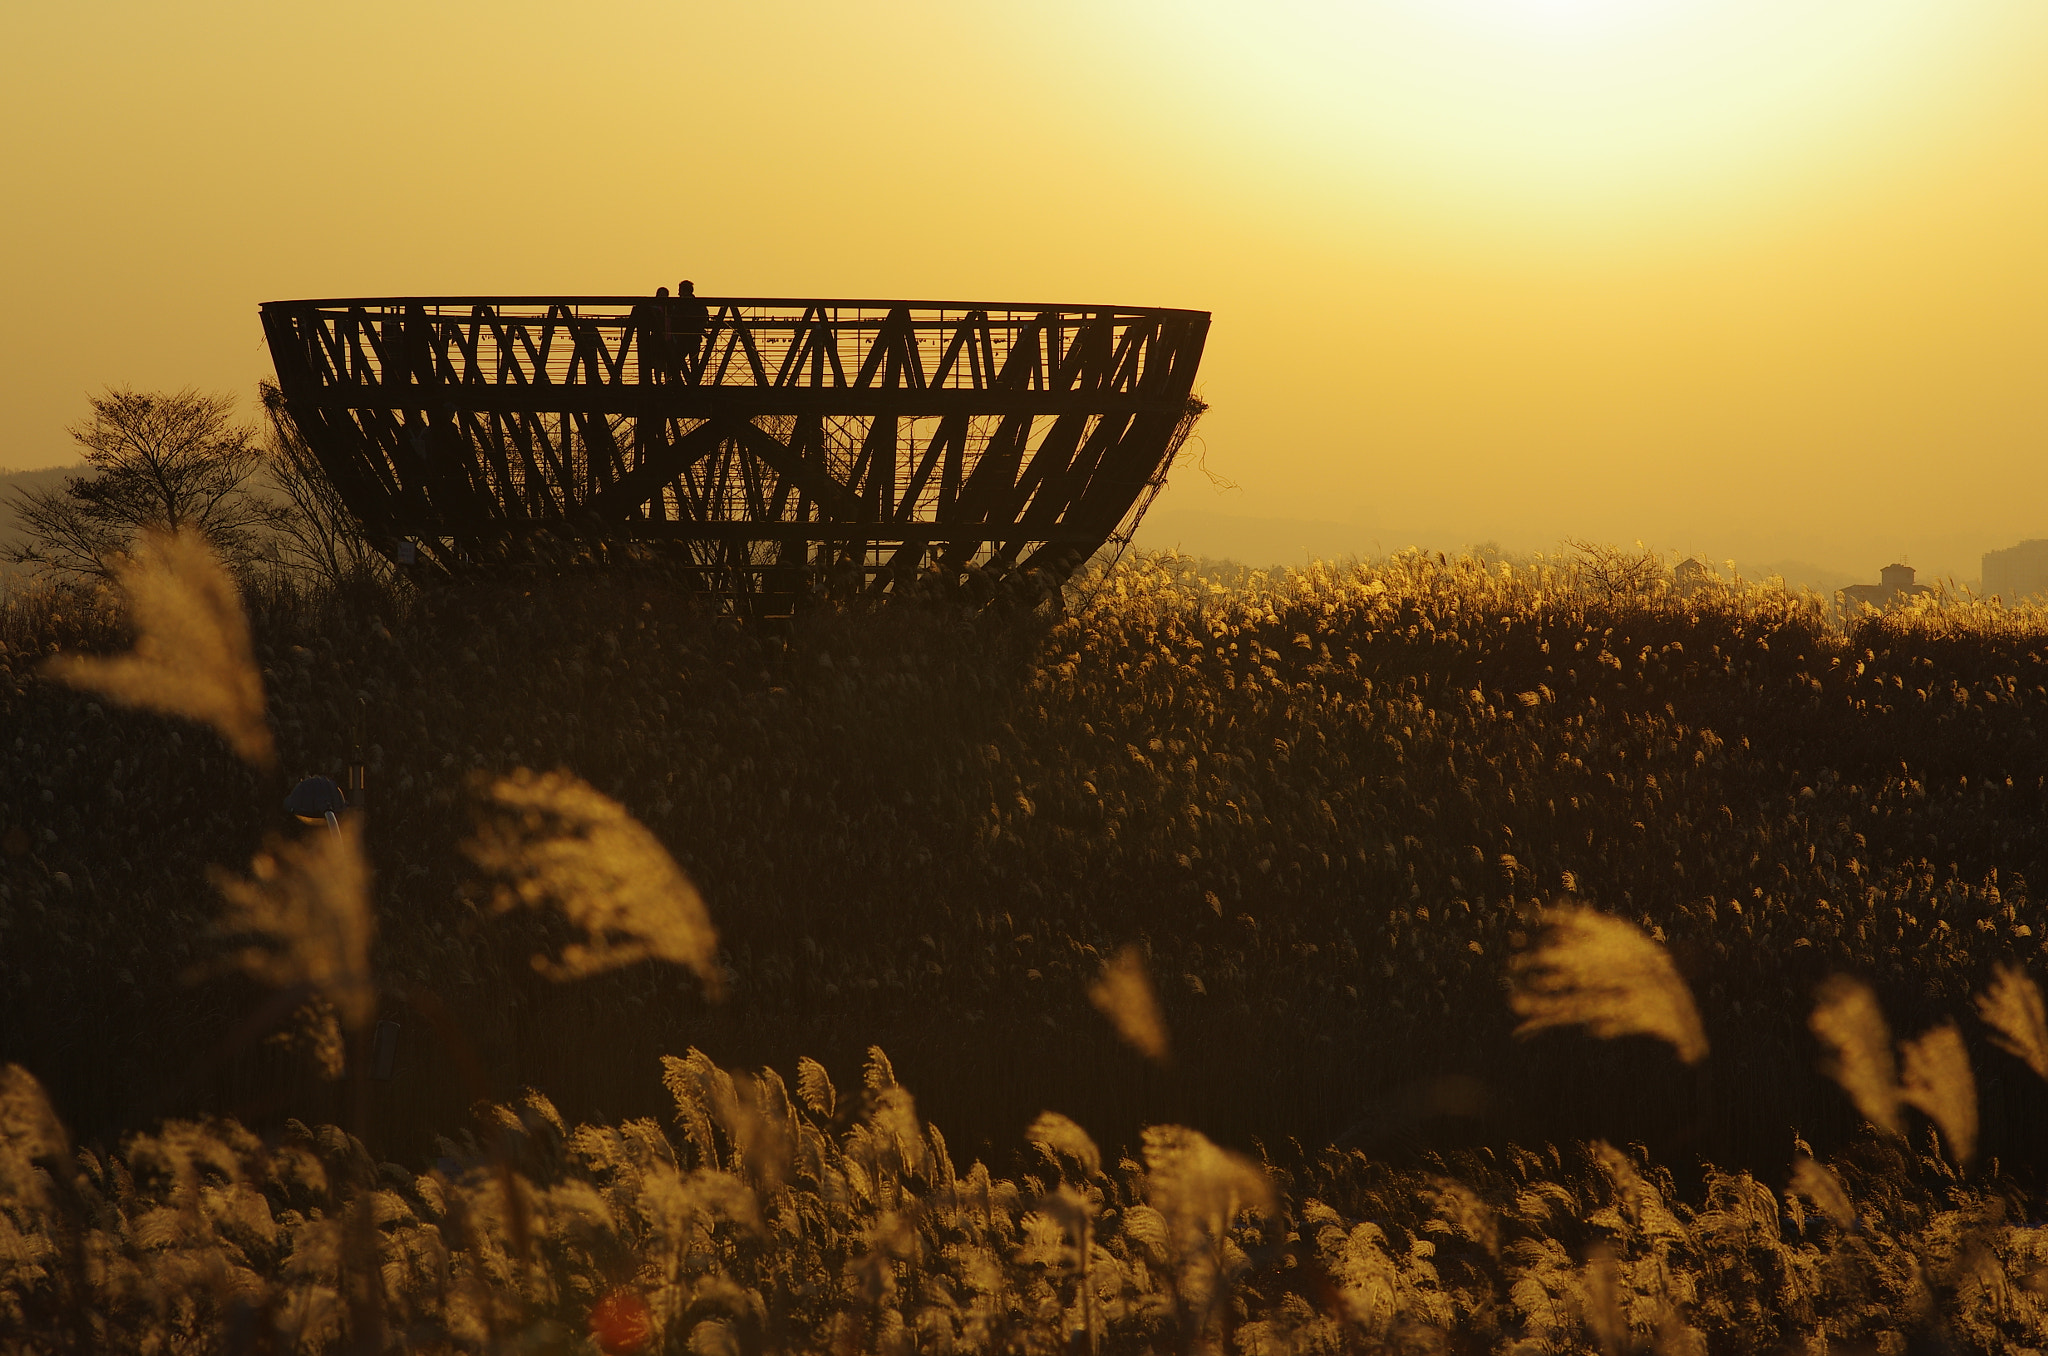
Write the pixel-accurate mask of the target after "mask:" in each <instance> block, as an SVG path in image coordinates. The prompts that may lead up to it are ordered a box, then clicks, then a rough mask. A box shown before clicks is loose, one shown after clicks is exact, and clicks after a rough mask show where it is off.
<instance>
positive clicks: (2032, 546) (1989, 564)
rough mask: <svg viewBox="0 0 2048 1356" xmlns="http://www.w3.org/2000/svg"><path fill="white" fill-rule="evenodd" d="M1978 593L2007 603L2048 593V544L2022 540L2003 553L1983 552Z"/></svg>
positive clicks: (2046, 542) (2047, 542)
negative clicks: (2032, 595) (1981, 576)
mask: <svg viewBox="0 0 2048 1356" xmlns="http://www.w3.org/2000/svg"><path fill="white" fill-rule="evenodd" d="M1979 591H1980V592H1981V593H1983V595H1984V596H1985V597H1986V598H2000V599H2003V600H2004V601H2006V602H2008V603H2016V602H2018V601H2020V599H2022V598H2025V597H2027V596H2028V595H2030V594H2035V593H2048V541H2039V540H2036V541H2023V542H2021V543H2020V544H2019V545H2018V546H2008V547H2006V548H2005V549H2004V550H2003V551H1986V552H1985V553H1984V580H1983V583H1982V584H1981V585H1980V586H1979Z"/></svg>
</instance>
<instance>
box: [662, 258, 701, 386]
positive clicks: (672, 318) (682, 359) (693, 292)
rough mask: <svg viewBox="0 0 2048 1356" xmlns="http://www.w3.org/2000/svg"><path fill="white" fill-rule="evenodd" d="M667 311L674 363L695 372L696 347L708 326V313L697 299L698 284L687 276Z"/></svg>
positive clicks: (680, 284)
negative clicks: (674, 355) (673, 348)
mask: <svg viewBox="0 0 2048 1356" xmlns="http://www.w3.org/2000/svg"><path fill="white" fill-rule="evenodd" d="M663 290H664V291H666V290H667V289H666V288H664V289H663ZM668 314H669V324H668V333H669V339H670V341H671V342H672V343H673V344H674V346H675V353H676V359H677V365H678V366H679V367H680V368H681V369H682V370H683V371H685V372H689V373H692V374H694V373H695V372H696V370H697V349H698V348H699V347H700V346H701V345H702V344H703V342H704V331H705V330H707V329H709V328H710V327H711V312H710V310H709V309H707V308H706V307H705V305H704V303H703V302H701V301H699V300H698V299H697V285H696V284H695V283H693V282H691V281H690V280H689V279H688V278H685V279H683V280H682V281H681V282H680V283H678V284H676V299H675V301H674V302H673V303H672V304H671V305H670V308H669V313H668Z"/></svg>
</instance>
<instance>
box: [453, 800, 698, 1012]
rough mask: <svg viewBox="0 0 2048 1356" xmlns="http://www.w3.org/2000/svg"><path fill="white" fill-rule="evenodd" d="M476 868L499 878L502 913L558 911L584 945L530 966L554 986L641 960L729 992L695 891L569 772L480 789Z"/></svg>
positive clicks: (469, 848)
mask: <svg viewBox="0 0 2048 1356" xmlns="http://www.w3.org/2000/svg"><path fill="white" fill-rule="evenodd" d="M481 801H482V803H481V806H480V808H479V813H478V826H477V833H476V836H475V837H474V838H473V839H471V840H470V841H469V842H468V843H466V844H465V845H464V850H465V851H466V852H467V853H468V854H469V858H470V860H471V861H473V862H475V863H476V864H477V866H479V867H480V868H482V869H483V870H484V871H486V872H489V873H491V874H493V875H496V876H498V877H500V878H501V879H502V880H503V881H504V885H503V886H502V888H500V889H499V891H498V892H497V895H496V897H495V906H496V908H497V909H498V911H499V912H505V911H507V910H510V909H513V908H516V907H519V906H521V905H524V906H526V907H528V908H545V909H552V910H554V911H555V912H556V913H558V914H560V916H561V917H563V918H564V919H566V920H567V921H568V922H569V923H571V924H572V925H574V926H575V927H576V928H578V929H580V930H581V931H582V933H583V935H584V938H585V940H583V941H580V942H574V943H571V944H570V945H568V946H566V947H564V948H563V949H562V954H561V955H560V957H558V958H556V959H552V960H551V959H549V958H548V957H546V956H538V955H537V956H535V957H534V958H533V967H534V969H536V970H538V971H540V972H541V973H542V974H544V975H547V976H548V977H549V978H551V979H558V980H559V979H580V978H583V977H584V976H587V975H594V974H598V973H600V972H602V971H605V970H610V969H613V968H615V967H618V966H622V965H631V964H633V963H635V962H636V961H642V960H664V961H673V962H675V963H676V964H679V965H685V966H688V967H689V968H690V969H691V970H692V971H694V972H695V973H696V975H697V978H698V979H700V980H701V981H703V983H704V987H705V988H706V989H707V990H709V991H710V992H711V994H712V996H713V997H717V996H718V995H719V994H720V993H721V992H722V990H723V975H722V974H721V972H720V970H719V967H718V959H717V958H718V934H717V933H716V932H715V931H714V930H713V928H712V926H711V915H710V912H709V911H708V910H707V909H706V908H705V907H704V900H703V897H702V896H701V895H699V894H698V893H697V887H696V886H694V885H692V884H691V883H690V880H689V878H688V877H687V876H685V875H684V874H683V872H682V869H681V868H680V867H678V866H677V865H676V863H675V859H674V858H672V857H670V856H669V855H668V851H667V849H665V848H663V847H662V845H661V843H660V841H659V840H657V839H656V838H655V836H654V835H653V834H652V833H651V832H649V831H648V829H647V827H646V826H645V825H644V824H642V823H640V821H639V820H637V819H635V818H633V816H631V815H630V814H627V813H626V810H625V807H624V806H622V805H620V804H619V803H618V802H617V801H615V800H613V799H611V798H610V797H609V796H605V795H602V794H600V793H599V792H598V791H597V790H596V788H594V787H592V786H591V785H589V784H588V783H587V782H584V781H582V780H581V779H579V778H577V777H573V776H571V775H569V774H568V773H566V772H533V771H529V770H528V769H525V768H521V769H519V770H518V771H516V772H514V773H512V774H510V775H509V776H505V777H500V778H498V779H497V780H495V781H492V782H490V783H489V784H488V785H486V786H485V787H484V789H483V794H482V798H481Z"/></svg>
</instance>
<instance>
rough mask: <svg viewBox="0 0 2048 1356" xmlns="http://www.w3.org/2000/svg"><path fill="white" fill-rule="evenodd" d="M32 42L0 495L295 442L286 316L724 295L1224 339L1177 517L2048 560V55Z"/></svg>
mask: <svg viewBox="0 0 2048 1356" xmlns="http://www.w3.org/2000/svg"><path fill="white" fill-rule="evenodd" d="M17 9H18V10H19V12H15V13H11V14H10V17H9V19H8V22H7V25H6V28H5V40H4V42H0V115H4V118H5V122H4V127H5V133H4V135H5V143H4V149H0V204H4V206H5V211H4V212H0V249H4V257H5V258H6V260H7V261H8V263H7V267H6V270H5V273H4V277H5V280H6V292H5V295H6V298H7V301H8V303H9V305H8V317H9V323H8V324H7V325H6V326H5V328H4V331H0V373H4V376H0V426H4V427H5V428H6V429H7V434H6V437H5V439H4V441H0V466H37V465H48V464H52V463H55V462H59V461H65V460H69V459H70V458H71V451H70V447H69V444H68V442H67V441H66V439H65V436H64V433H63V427H64V425H66V424H67V423H70V422H72V421H74V420H76V419H77V418H78V416H79V414H80V413H81V411H82V410H83V408H84V402H85V396H86V393H87V392H88V391H91V390H93V389H95V388H97V387H99V386H102V385H105V384H109V383H129V384H133V385H137V386H142V387H160V386H169V387H175V386H184V385H194V386H200V387H205V388H214V389H230V390H235V391H239V392H243V393H245V394H246V393H248V392H251V391H252V390H253V388H254V384H255V382H256V380H257V379H258V378H259V377H261V376H263V375H264V374H265V373H266V372H267V371H268V364H267V359H266V356H265V354H264V352H263V348H262V340H261V335H260V331H259V329H258V326H257V320H256V308H257V305H258V304H259V303H260V302H263V301H265V300H270V299H273V298H284V297H295V296H349V295H391V294H408V293H481V292H505V293H542V292H563V293H607V292H633V291H652V289H653V288H654V287H655V286H657V285H660V284H663V283H666V284H668V285H670V286H673V285H674V283H675V281H676V280H677V279H678V278H680V277H684V276H688V277H691V278H693V279H694V280H696V282H697V283H698V286H699V289H700V291H703V292H705V293H707V294H714V295H715V294H720V293H738V294H749V295H790V296H798V295H804V294H822V295H836V296H861V295H875V296H907V297H927V298H938V297H948V298H961V299H975V300H1019V301H1034V300H1054V301H1090V302H1093V301H1101V302H1126V303H1138V304H1162V305H1177V306H1194V307H1200V308H1203V309H1207V310H1211V311H1213V312H1214V313H1215V327H1214V329H1213V330H1212V332H1211V339H1210V347H1209V355H1208V358H1207V360H1206V362H1205V364H1204V372H1203V379H1202V383H1201V389H1202V390H1203V392H1204V394H1206V396H1207V397H1208V398H1209V400H1210V401H1211V402H1212V404H1213V407H1214V408H1213V412H1212V413H1211V415H1210V416H1209V418H1208V419H1207V420H1206V421H1205V423H1204V425H1203V430H1202V432H1203V441H1204V446H1205V448H1206V452H1207V456H1208V464H1209V466H1210V467H1211V468H1212V469H1214V470H1216V471H1219V472H1221V473H1223V474H1224V475H1227V476H1228V477H1230V478H1231V479H1232V480H1234V481H1236V482H1238V483H1239V485H1240V486H1241V487H1242V488H1241V489H1239V490H1236V491H1232V492H1223V491H1218V490H1216V489H1214V488H1212V487H1211V485H1210V484H1209V482H1208V481H1207V480H1206V479H1205V478H1203V477H1202V476H1201V475H1199V474H1198V473H1195V472H1194V471H1193V470H1192V468H1189V469H1187V470H1184V471H1183V472H1182V473H1180V475H1178V476H1177V478H1176V480H1175V484H1174V487H1173V489H1172V490H1171V491H1170V492H1169V494H1168V496H1167V498H1166V499H1164V500H1163V501H1162V507H1163V508H1164V509H1166V510H1167V511H1168V513H1169V514H1172V513H1176V512H1177V513H1180V514H1183V515H1186V514H1188V513H1222V514H1233V515H1248V516H1255V517H1268V518H1301V519H1318V520H1326V521H1333V522H1337V523H1342V524H1347V525H1354V526H1355V527H1356V529H1357V533H1358V543H1357V544H1358V547H1359V548H1360V549H1366V550H1370V549H1372V548H1373V547H1374V546H1378V547H1380V548H1384V549H1392V548H1395V547H1398V546H1402V545H1407V544H1410V543H1411V542H1419V543H1423V544H1427V545H1430V546H1435V547H1456V546H1458V545H1461V544H1465V543H1470V542H1477V541H1482V540H1487V539H1493V540H1498V541H1500V542H1502V543H1503V544H1505V545H1507V546H1509V547H1510V548H1514V549H1530V548H1541V547H1549V546H1554V545H1555V544H1556V543H1557V542H1558V540H1559V539H1560V538H1563V537H1566V536H1580V537H1593V538H1598V539H1604V540H1614V541H1621V542H1632V541H1635V540H1637V539H1642V540H1645V541H1648V542H1650V543H1652V544H1654V545H1661V546H1664V547H1669V548H1673V549H1679V550H1685V551H1688V552H1697V553H1702V554H1706V555H1709V556H1712V557H1715V558H1721V557H1727V556H1739V557H1744V558H1746V559H1750V560H1757V561H1768V560H1780V559H1800V560H1808V561H1814V562H1817V563H1820V564H1823V565H1826V566H1828V567H1831V568H1837V569H1842V570H1847V571H1852V572H1854V573H1857V574H1870V575H1873V576H1874V573H1875V570H1876V568H1877V566H1879V565H1882V564H1884V563H1885V562H1886V561H1889V560H1891V559H1893V558H1896V557H1901V556H1903V557H1905V558H1907V559H1909V560H1910V561H1911V562H1912V563H1914V564H1916V565H1919V566H1920V567H1921V569H1922V571H1923V574H1925V573H1928V572H1938V573H1953V574H1955V575H1957V576H1958V577H1962V578H1970V577H1973V576H1974V575H1975V574H1976V572H1977V558H1978V555H1979V553H1981V552H1982V551H1984V550H1987V549H1990V548H1994V547H1999V546H2005V545H2009V544H2011V543H2013V542H2015V541H2018V540H2020V539H2021V538H2023V537H2033V536H2048V455H2044V453H2048V2H2044V0H1348V2H1347V3H1339V2H1338V0H1266V2H1265V3H1223V2H1222V0H1174V2H1173V3H1167V0H1091V2H1089V3H1082V2H1081V0H1045V2H1044V3H1040V4H1036V5H1030V6H1024V5H1005V6H995V5H986V4H974V3H968V2H967V0H954V2H953V3H922V2H920V3H902V4H887V3H876V4H865V5H851V4H845V3H843V2H842V3H832V4H826V3H774V2H773V0H755V2H754V3H747V4H732V3H720V4H701V5H700V4H680V3H667V4H653V3H649V4H610V5H607V4H586V5H563V4H559V3H550V4H544V5H543V4H526V3H508V2H507V0H499V2H498V3H493V4H489V5H482V4H444V3H432V2H431V0H428V2H421V0H414V2H413V3H407V4H384V3H354V4H349V5H336V6H328V7H324V8H320V9H315V8H314V7H312V6H302V5H277V4H264V5H257V4H225V3H223V4H191V5H185V6H175V7H173V6H164V5H143V4H125V3H123V4H95V3H78V4H70V5H61V6H60V5H46V6H35V7H27V6H21V7H17ZM1163 521H1164V520H1163ZM1190 544H1191V545H1199V544H1200V543H1190Z"/></svg>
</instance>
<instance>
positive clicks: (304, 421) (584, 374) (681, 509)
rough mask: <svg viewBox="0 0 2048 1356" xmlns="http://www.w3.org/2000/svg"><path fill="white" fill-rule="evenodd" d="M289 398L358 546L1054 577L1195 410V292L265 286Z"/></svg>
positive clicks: (748, 588)
mask: <svg viewBox="0 0 2048 1356" xmlns="http://www.w3.org/2000/svg"><path fill="white" fill-rule="evenodd" d="M263 326H264V331H265V333H266V334H267V335H268V337H269V341H270V351H271V355H272V357H273V359H274V361H275V362H276V365H277V375H278V384H279V386H280V388H281V389H282V392H283V395H284V400H285V407H286V409H287V411H288V412H289V413H290V415H291V417H292V419H293V421H294V423H295V424H296V425H297V426H298V428H299V430H300V432H301V433H302V434H303V435H304V437H305V439H306V442H307V443H308V445H309V446H310V447H311V448H312V449H313V451H314V453H315V454H316V455H317V456H318V458H319V460H320V463H321V465H322V466H323V467H325V468H326V471H327V474H328V476H329V477H330V478H331V480H332V481H333V483H334V486H335V488H336V490H337V491H338V492H339V493H340V495H341V497H342V499H343V500H344V502H345V503H346V504H347V505H348V507H349V509H350V511H351V512H353V513H354V514H355V515H356V516H357V517H358V518H359V519H360V520H361V522H362V524H363V526H364V528H365V529H366V530H367V531H368V532H369V533H370V535H371V537H372V538H373V540H375V541H377V542H378V543H379V544H380V546H382V548H383V549H385V550H386V551H387V552H388V553H390V554H391V555H392V556H393V557H394V558H395V559H399V560H401V561H404V562H408V563H411V564H413V565H415V566H416V567H417V568H423V569H435V570H446V571H449V572H461V571H465V570H472V569H476V568H478V567H481V566H487V565H490V564H493V563H499V562H512V561H520V560H579V559H580V560H607V561H610V560H622V559H638V558H648V557H657V558H663V559H666V560H668V561H669V562H670V563H671V564H672V565H674V566H675V567H677V568H679V569H680V570H681V571H683V572H684V573H685V574H686V575H688V576H689V577H692V578H695V579H698V580H700V581H701V582H702V583H703V585H704V587H705V588H706V589H707V590H710V591H713V592H717V593H721V594H726V595H751V594H766V595H771V596H778V597H788V596H792V595H795V596H801V595H804V594H819V593H830V594H839V595H851V594H855V593H861V592H868V593H880V592H887V591H890V590H897V589H902V588H904V587H906V586H908V585H912V584H914V583H916V582H918V581H926V582H930V583H936V584H940V585H942V586H950V585H953V584H957V583H959V582H960V581H962V580H964V579H969V578H979V579H981V580H985V581H998V582H999V581H1004V580H1009V581H1018V580H1030V581H1033V582H1034V583H1037V584H1041V585H1042V584H1043V583H1046V582H1057V581H1058V580H1061V579H1064V578H1065V577H1066V576H1067V575H1068V574H1070V573H1071V572H1072V571H1073V570H1074V568H1075V567H1076V566H1078V565H1079V564H1080V563H1081V562H1082V561H1084V560H1086V559H1087V558H1088V557H1089V556H1090V555H1091V554H1092V553H1093V552H1095V551H1096V550H1097V549H1099V548H1100V547H1102V546H1103V545H1104V544H1105V543H1106V542H1108V541H1109V540H1111V539H1112V538H1113V537H1116V536H1118V535H1119V534H1120V533H1125V534H1127V533H1128V530H1129V528H1130V527H1131V526H1132V525H1134V523H1135V517H1136V515H1137V514H1139V513H1142V512H1143V510H1144V507H1145V504H1146V503H1148V502H1149V500H1150V497H1151V495H1152V494H1153V493H1156V491H1157V489H1158V487H1159V485H1160V484H1161V483H1162V482H1163V479H1164V477H1165V474H1166V470H1167V468H1168V466H1169V465H1170V464H1171V463H1172V460H1173V455H1174V453H1175V452H1176V451H1177V450H1178V448H1179V446H1180V443H1181V441H1182V440H1183V439H1184V438H1185V437H1186V436H1187V432H1188V429H1189V427H1190V425H1191V424H1192V421H1193V417H1194V413H1195V412H1196V411H1197V410H1199V408H1200V406H1199V404H1198V403H1197V402H1195V401H1194V400H1193V399H1192V398H1191V394H1190V393H1191V389H1192V386H1193V383H1194V378H1195V369H1196V366H1197V364H1198V363H1199V362H1200V360H1201V356H1202V343H1203V340H1204V338H1205V336H1206V335H1207V332H1208V327H1209V317H1208V315H1207V313H1205V312H1201V311H1180V310H1139V309H1128V308H1114V307H1091V306H1000V305H976V304H971V303H961V302H887V301H778V300H760V299H743V298H705V299H704V301H703V303H702V308H701V309H696V308H694V307H692V306H691V304H690V303H689V302H688V301H675V300H670V301H666V302H663V301H656V300H653V299H650V298H645V297H582V298H565V299H555V298H533V297H514V298H480V297H478V298H472V297H462V298H411V297H408V298H379V299H373V300H355V301H283V302H272V303H270V304H268V305H266V306H264V308H263Z"/></svg>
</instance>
